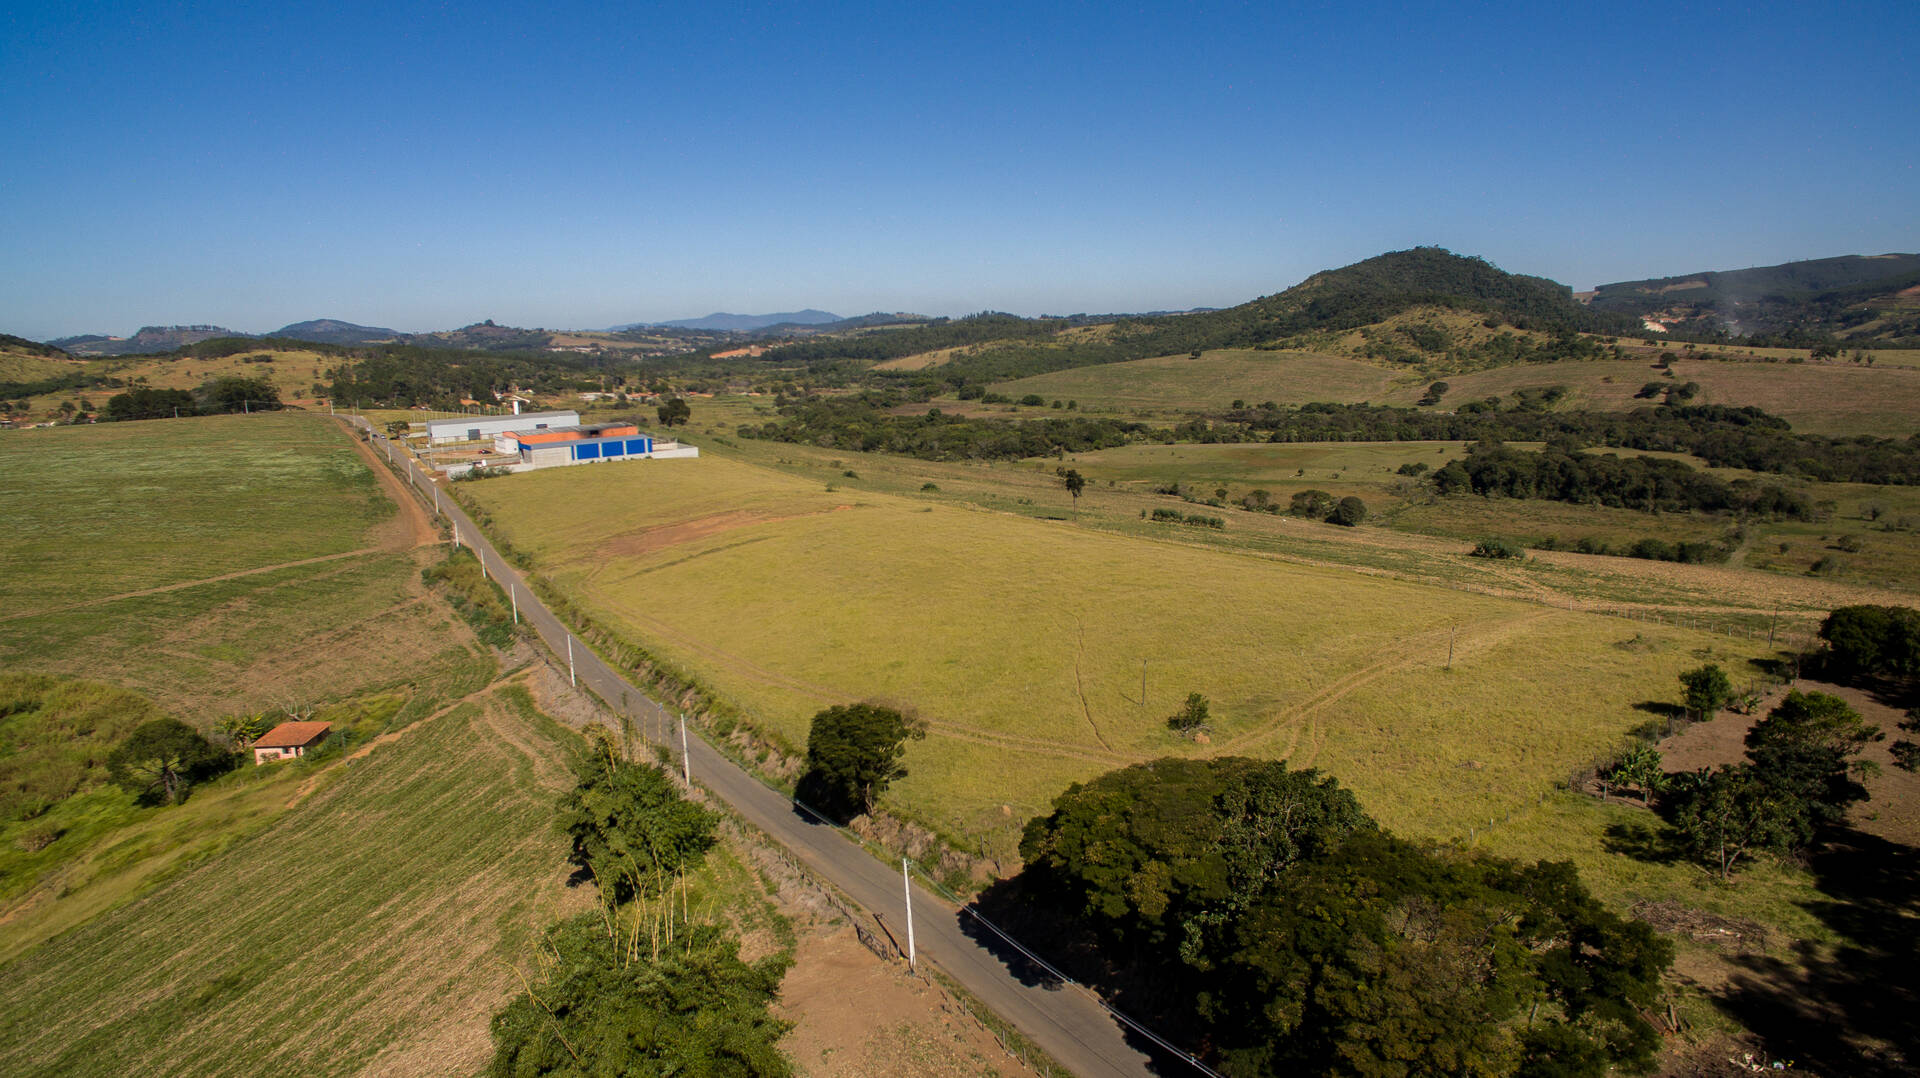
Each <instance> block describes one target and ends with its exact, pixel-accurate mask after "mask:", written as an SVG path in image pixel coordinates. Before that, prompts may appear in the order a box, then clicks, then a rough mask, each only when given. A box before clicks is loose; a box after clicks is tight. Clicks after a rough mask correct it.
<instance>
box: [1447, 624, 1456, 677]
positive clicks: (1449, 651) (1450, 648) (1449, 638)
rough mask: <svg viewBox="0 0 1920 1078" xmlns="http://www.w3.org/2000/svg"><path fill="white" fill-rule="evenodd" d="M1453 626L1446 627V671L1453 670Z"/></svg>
mask: <svg viewBox="0 0 1920 1078" xmlns="http://www.w3.org/2000/svg"><path fill="white" fill-rule="evenodd" d="M1453 628H1454V627H1453V626H1451V625H1449V626H1447V669H1449V670H1451V669H1453Z"/></svg>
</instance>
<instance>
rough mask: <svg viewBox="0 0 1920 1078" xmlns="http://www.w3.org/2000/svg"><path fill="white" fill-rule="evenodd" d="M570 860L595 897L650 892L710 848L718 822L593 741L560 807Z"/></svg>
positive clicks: (647, 770) (645, 767)
mask: <svg viewBox="0 0 1920 1078" xmlns="http://www.w3.org/2000/svg"><path fill="white" fill-rule="evenodd" d="M561 817H562V820H563V822H564V823H565V826H566V829H567V834H568V835H569V836H571V837H572V839H573V856H574V860H575V861H576V862H577V863H579V864H580V865H582V866H584V867H585V868H586V869H587V870H588V871H590V872H592V873H593V876H594V879H595V880H597V881H598V882H599V884H600V894H601V897H602V898H603V899H604V900H606V901H608V902H623V901H625V900H627V899H628V898H630V897H632V896H634V895H636V894H652V893H657V892H658V891H659V890H660V889H661V888H663V887H665V886H666V884H667V883H668V881H670V880H671V879H672V878H673V877H674V876H675V875H676V874H677V873H679V872H680V871H681V870H682V869H683V868H686V867H687V866H689V865H692V864H695V863H697V862H698V861H699V860H700V858H701V857H702V856H704V855H705V854H706V852H707V850H708V848H710V847H711V846H712V845H713V830H714V827H715V826H716V825H717V824H718V823H719V819H718V817H716V816H714V814H713V813H711V812H708V811H707V810H706V809H703V808H701V807H700V806H699V805H696V804H694V803H692V802H690V801H688V800H686V799H685V798H683V797H681V796H680V791H678V790H676V789H674V787H673V783H672V782H671V781H670V780H669V779H668V778H667V777H666V775H665V774H664V773H662V772H661V770H660V769H659V768H658V767H655V766H653V765H651V764H641V763H634V762H631V761H626V760H621V759H619V757H618V756H617V755H616V754H615V753H614V752H613V751H611V746H610V743H609V742H607V741H605V740H601V741H599V742H598V743H597V744H596V745H595V751H594V752H593V754H592V755H591V756H589V757H588V759H587V762H586V764H585V766H584V767H583V768H582V772H581V775H580V784H579V785H578V786H577V787H576V788H575V789H574V790H573V792H571V793H569V794H568V795H567V797H566V799H565V800H564V801H563V802H562V804H561Z"/></svg>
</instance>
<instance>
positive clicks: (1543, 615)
mask: <svg viewBox="0 0 1920 1078" xmlns="http://www.w3.org/2000/svg"><path fill="white" fill-rule="evenodd" d="M1554 615H1555V611H1551V610H1538V611H1534V612H1533V613H1529V614H1522V615H1521V616H1519V617H1517V618H1509V619H1507V620H1506V621H1502V622H1499V623H1497V624H1495V625H1493V626H1491V627H1489V628H1483V629H1481V630H1480V631H1477V632H1472V633H1461V632H1459V631H1457V630H1455V629H1452V628H1444V629H1435V630H1433V631H1431V632H1427V633H1423V634H1421V635H1419V636H1415V637H1409V638H1407V639H1405V640H1403V641H1402V642H1401V647H1400V649H1399V650H1398V651H1396V652H1395V653H1394V654H1392V655H1389V656H1388V657H1387V658H1385V659H1382V660H1380V661H1379V662H1377V663H1374V664H1372V665H1370V666H1364V667H1361V668H1360V669H1359V670H1356V671H1354V672H1353V673H1351V674H1348V675H1347V676H1346V677H1343V678H1340V679H1339V680H1337V681H1335V682H1333V683H1332V684H1330V685H1328V686H1327V687H1326V688H1324V689H1321V690H1320V691H1318V692H1316V693H1314V694H1313V695H1312V696H1309V697H1307V698H1306V699H1305V700H1302V701H1301V702H1300V703H1298V704H1295V705H1294V706H1292V707H1289V708H1282V709H1281V710H1279V711H1276V712H1274V713H1273V714H1272V715H1270V716H1268V717H1267V718H1266V719H1265V720H1263V721H1262V722H1261V723H1260V724H1259V725H1258V726H1256V727H1254V728H1253V729H1251V730H1247V731H1244V732H1242V733H1240V734H1237V735H1235V736H1234V737H1232V738H1229V739H1228V740H1226V741H1224V742H1221V744H1220V746H1219V748H1218V749H1216V750H1215V751H1216V752H1219V753H1229V752H1237V751H1241V750H1244V749H1247V748H1249V747H1250V746H1252V745H1254V744H1256V743H1258V742H1261V741H1264V740H1267V739H1268V738H1270V737H1273V736H1274V735H1275V734H1277V733H1279V732H1280V731H1281V730H1283V729H1285V730H1288V731H1289V732H1290V733H1291V735H1292V736H1291V739H1290V740H1289V741H1288V743H1287V746H1286V751H1285V752H1282V753H1280V754H1279V755H1280V756H1282V757H1285V758H1288V759H1291V758H1292V757H1293V752H1294V750H1295V749H1296V748H1297V747H1298V745H1299V742H1300V734H1301V732H1302V729H1303V726H1304V729H1305V733H1306V734H1307V743H1308V750H1307V756H1306V761H1311V760H1312V758H1313V757H1314V756H1316V755H1318V754H1319V751H1320V745H1321V743H1322V741H1323V740H1324V735H1323V734H1321V733H1320V732H1319V731H1318V728H1317V727H1316V726H1314V724H1313V723H1312V721H1311V720H1312V717H1313V716H1314V715H1315V714H1316V713H1318V712H1320V711H1323V710H1325V709H1326V708H1327V706H1328V705H1330V704H1334V703H1337V702H1339V701H1340V700H1341V699H1343V698H1344V697H1346V696H1347V695H1348V694H1349V693H1352V692H1353V691H1354V690H1356V689H1360V688H1363V687H1365V686H1367V685H1369V684H1372V683H1373V682H1375V681H1378V680H1379V679H1381V678H1383V677H1386V676H1387V675H1388V674H1392V673H1395V672H1397V671H1399V670H1403V669H1405V668H1406V667H1408V666H1411V665H1413V664H1414V663H1415V662H1419V661H1423V660H1421V659H1419V658H1418V657H1417V656H1422V655H1432V654H1433V653H1434V651H1435V650H1436V649H1437V648H1438V647H1439V645H1440V643H1441V642H1442V641H1444V640H1446V639H1447V638H1448V637H1449V636H1453V637H1454V656H1455V658H1456V659H1458V658H1465V657H1466V656H1469V655H1473V654H1477V653H1479V652H1482V651H1485V650H1486V649H1488V648H1490V647H1492V646H1493V645H1495V644H1498V643H1500V642H1501V641H1503V640H1506V639H1508V638H1509V637H1511V636H1513V634H1515V633H1517V632H1519V631H1521V630H1522V629H1525V628H1527V627H1528V626H1531V625H1534V624H1536V623H1538V622H1540V621H1543V620H1545V619H1547V618H1550V617H1553V616H1554ZM1303 762H1304V761H1303Z"/></svg>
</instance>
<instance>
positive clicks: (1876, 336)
mask: <svg viewBox="0 0 1920 1078" xmlns="http://www.w3.org/2000/svg"><path fill="white" fill-rule="evenodd" d="M1916 289H1920V255H1911V254H1884V255H1846V256H1844V257H1840V258H1817V259H1812V260H1809V261H1806V262H1788V263H1785V264H1783V265H1778V266H1761V267H1758V268H1755V269H1744V270H1728V271H1725V272H1715V271H1703V272H1700V273H1690V274H1686V275H1684V276H1680V277H1659V278H1654V279H1651V280H1645V281H1622V282H1619V283H1617V284H1607V285H1601V286H1600V287H1599V288H1598V289H1596V290H1594V293H1593V296H1592V299H1591V300H1590V301H1589V302H1590V304H1591V306H1592V307H1593V309H1594V310H1596V311H1606V312H1612V313H1618V314H1626V315H1631V316H1633V317H1635V318H1651V319H1654V320H1656V321H1658V322H1660V323H1661V324H1663V325H1665V326H1667V327H1668V328H1669V330H1671V331H1673V332H1675V333H1677V334H1682V335H1686V336H1715V335H1745V336H1750V337H1761V338H1773V337H1779V338H1785V339H1787V340H1786V341H1783V343H1791V342H1798V341H1802V340H1814V339H1819V338H1823V337H1828V336H1832V337H1837V338H1839V339H1840V340H1842V341H1860V342H1868V341H1900V342H1902V343H1908V342H1915V341H1920V293H1916V292H1915V290H1916Z"/></svg>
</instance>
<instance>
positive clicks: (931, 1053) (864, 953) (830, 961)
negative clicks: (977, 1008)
mask: <svg viewBox="0 0 1920 1078" xmlns="http://www.w3.org/2000/svg"><path fill="white" fill-rule="evenodd" d="M779 1013H780V1015H781V1016H782V1017H784V1018H786V1019H787V1020H789V1021H791V1022H793V1023H794V1028H793V1031H792V1032H791V1033H789V1034H787V1036H786V1038H785V1040H783V1041H782V1042H781V1047H782V1048H784V1049H785V1050H786V1051H787V1054H788V1055H789V1056H790V1057H791V1058H792V1059H793V1061H794V1064H795V1066H796V1067H797V1068H798V1070H799V1072H800V1073H801V1074H803V1075H809V1076H817V1078H829V1076H834V1078H841V1076H844V1078H893V1076H895V1075H900V1074H913V1075H927V1076H930V1078H948V1076H957V1075H1004V1076H1006V1078H1027V1076H1029V1075H1030V1074H1031V1072H1030V1071H1028V1070H1026V1069H1025V1068H1024V1067H1021V1066H1020V1065H1019V1064H1018V1063H1017V1062H1015V1061H1014V1060H1012V1059H1010V1058H1009V1057H1008V1056H1007V1055H1006V1053H1005V1052H1004V1051H1002V1050H1001V1048H1000V1045H999V1043H998V1042H997V1041H995V1040H994V1038H993V1035H992V1034H990V1033H988V1032H987V1031H986V1030H985V1029H984V1028H982V1027H981V1025H980V1023H979V1022H978V1021H976V1020H975V1019H974V1018H973V1016H972V1015H970V1014H968V1013H966V1011H965V1010H964V1009H962V1008H961V1007H960V1006H959V1005H958V1004H956V1003H955V1002H953V1001H952V1000H951V999H949V998H948V996H947V995H946V993H945V992H944V991H942V990H941V989H940V988H938V987H937V986H935V985H933V984H931V983H930V982H928V981H926V980H925V979H922V978H920V977H916V976H913V975H912V974H910V973H908V972H907V971H906V969H905V967H903V966H900V965H897V964H891V963H886V962H882V961H881V960H880V959H878V958H876V957H875V956H874V955H873V953H872V952H871V951H868V950H867V949H866V948H865V947H863V946H861V945H860V942H859V941H858V940H857V939H856V938H855V937H854V934H853V930H852V929H851V928H848V927H847V926H845V925H840V926H838V927H834V928H830V929H826V930H817V931H813V932H808V933H806V934H804V935H802V936H801V938H800V941H799V946H798V948H797V949H796V954H795V962H794V966H793V969H792V970H790V971H788V973H787V977H786V980H785V981H784V982H783V983H782V984H781V986H780V1004H779Z"/></svg>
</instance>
